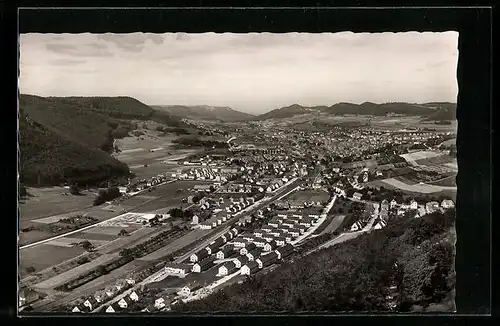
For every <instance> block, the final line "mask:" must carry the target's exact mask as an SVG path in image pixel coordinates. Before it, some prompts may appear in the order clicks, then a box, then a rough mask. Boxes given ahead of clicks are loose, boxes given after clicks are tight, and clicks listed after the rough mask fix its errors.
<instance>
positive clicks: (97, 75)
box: [19, 32, 458, 114]
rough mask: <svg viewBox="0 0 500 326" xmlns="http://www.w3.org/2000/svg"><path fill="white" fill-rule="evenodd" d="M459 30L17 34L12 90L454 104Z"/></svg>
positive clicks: (259, 102) (214, 100)
mask: <svg viewBox="0 0 500 326" xmlns="http://www.w3.org/2000/svg"><path fill="white" fill-rule="evenodd" d="M457 46H458V32H445V33H430V32H428V33H418V32H408V33H351V32H342V33H315V34H313V33H285V34H272V33H248V34H234V33H223V34H216V33H203V34H186V33H166V34H151V33H132V34H110V33H107V34H90V33H85V34H22V35H21V36H20V58H19V68H20V76H19V88H20V91H21V93H23V94H33V95H39V96H130V97H134V98H136V99H138V100H140V101H142V102H144V103H146V104H149V105H211V106H229V107H231V108H233V109H236V110H239V111H243V112H249V113H254V114H260V113H264V112H267V111H270V110H274V109H277V108H280V107H283V106H288V105H292V104H301V105H304V106H314V105H327V106H330V105H333V104H335V103H338V102H351V103H358V104H359V103H363V102H375V103H384V102H411V103H425V102H434V101H449V102H456V98H457V93H458V85H457V80H456V69H457V59H458V49H457Z"/></svg>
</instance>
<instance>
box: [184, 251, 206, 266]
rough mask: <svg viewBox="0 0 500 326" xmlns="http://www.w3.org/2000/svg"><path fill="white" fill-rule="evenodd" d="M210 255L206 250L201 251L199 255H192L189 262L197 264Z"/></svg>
mask: <svg viewBox="0 0 500 326" xmlns="http://www.w3.org/2000/svg"><path fill="white" fill-rule="evenodd" d="M208 256H209V254H208V251H207V250H206V249H201V250H200V251H198V252H197V253H194V254H192V255H191V256H190V257H189V260H190V261H191V262H192V263H196V262H197V261H200V260H202V259H204V258H206V257H208Z"/></svg>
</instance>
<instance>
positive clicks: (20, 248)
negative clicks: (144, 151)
mask: <svg viewBox="0 0 500 326" xmlns="http://www.w3.org/2000/svg"><path fill="white" fill-rule="evenodd" d="M175 181H176V180H170V181H166V182H163V183H161V184H158V185H156V186H155V187H157V186H162V185H165V184H168V183H172V182H175ZM139 193H140V192H137V193H134V194H133V195H132V196H131V197H133V196H135V195H137V194H139ZM157 199H158V198H153V199H150V200H148V201H146V202H144V203H142V204H139V205H137V206H135V207H132V208H129V209H124V210H123V211H122V212H121V214H120V215H118V216H115V217H112V218H110V219H107V220H104V221H101V222H98V223H95V224H91V225H88V226H85V227H83V228H81V229H77V230H74V231H70V232H67V233H63V234H60V235H57V236H54V237H52V238H48V239H44V240H40V241H37V242H33V243H30V244H27V245H24V246H22V247H19V250H23V249H28V248H31V247H35V246H38V245H41V244H44V243H47V242H50V241H52V240H56V239H59V238H64V237H67V236H69V235H72V234H75V233H78V232H82V231H85V230H88V229H91V228H94V227H97V226H99V225H102V224H105V223H108V222H110V221H113V220H116V219H118V218H120V217H122V216H123V215H124V214H126V213H128V212H129V211H131V210H135V209H138V208H140V207H141V206H144V205H146V204H148V203H149V202H151V201H153V200H157Z"/></svg>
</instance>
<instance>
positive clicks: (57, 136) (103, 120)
mask: <svg viewBox="0 0 500 326" xmlns="http://www.w3.org/2000/svg"><path fill="white" fill-rule="evenodd" d="M19 120H20V122H19V128H20V152H21V162H20V163H21V171H20V173H21V179H22V182H24V183H25V184H26V185H31V184H40V185H45V184H47V185H54V184H59V183H60V182H62V180H66V179H68V178H72V179H80V180H82V182H85V183H93V182H94V181H96V182H97V181H100V180H102V179H105V177H106V176H107V177H113V176H119V175H126V174H128V168H127V166H126V165H125V164H123V163H121V162H119V161H117V160H115V159H113V158H111V157H110V155H109V154H108V153H109V152H110V151H111V150H112V149H113V140H114V139H117V138H121V137H124V136H126V135H127V134H128V132H129V131H131V130H132V129H134V124H133V123H132V121H131V120H154V121H157V122H160V123H163V124H164V125H166V126H170V127H173V128H183V127H185V126H186V125H185V124H184V123H183V122H182V121H181V120H180V119H179V118H177V117H172V116H170V115H169V114H167V113H165V112H159V111H156V110H154V109H152V108H151V107H149V106H147V105H145V104H144V103H141V102H140V101H138V100H136V99H133V98H130V97H40V96H34V95H20V97H19ZM89 171H90V172H89ZM92 171H93V172H92ZM35 176H36V177H35ZM38 181H40V182H38Z"/></svg>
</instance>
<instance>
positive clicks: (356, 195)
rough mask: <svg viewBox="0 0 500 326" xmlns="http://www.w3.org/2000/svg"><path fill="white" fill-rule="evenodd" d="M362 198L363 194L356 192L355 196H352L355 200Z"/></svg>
mask: <svg viewBox="0 0 500 326" xmlns="http://www.w3.org/2000/svg"><path fill="white" fill-rule="evenodd" d="M361 197H363V195H362V194H360V193H359V192H355V193H354V194H353V195H352V198H354V199H355V200H361Z"/></svg>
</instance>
